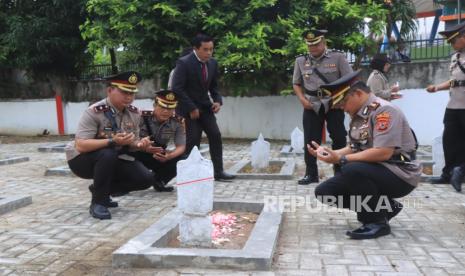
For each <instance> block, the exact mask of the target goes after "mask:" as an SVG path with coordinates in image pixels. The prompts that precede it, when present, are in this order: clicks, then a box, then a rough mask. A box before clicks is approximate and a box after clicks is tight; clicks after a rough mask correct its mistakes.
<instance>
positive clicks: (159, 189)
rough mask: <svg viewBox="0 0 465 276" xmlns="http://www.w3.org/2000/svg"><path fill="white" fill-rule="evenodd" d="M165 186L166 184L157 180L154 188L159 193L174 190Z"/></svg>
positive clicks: (154, 182)
mask: <svg viewBox="0 0 465 276" xmlns="http://www.w3.org/2000/svg"><path fill="white" fill-rule="evenodd" d="M165 185H166V184H165V182H163V181H161V180H158V179H155V180H154V181H153V185H152V186H153V188H154V189H155V191H157V192H172V191H173V190H174V188H173V187H166V186H165Z"/></svg>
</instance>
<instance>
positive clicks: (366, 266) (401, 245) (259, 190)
mask: <svg viewBox="0 0 465 276" xmlns="http://www.w3.org/2000/svg"><path fill="white" fill-rule="evenodd" d="M45 144H49V143H24V144H0V155H1V154H14V155H18V156H28V157H29V158H30V161H28V162H24V163H18V164H10V165H4V166H0V197H2V196H4V195H17V194H25V195H31V196H32V204H31V205H28V206H26V207H22V208H20V209H17V210H14V211H12V212H9V213H6V214H4V215H1V216H0V275H56V274H59V275H83V274H87V275H223V276H226V275H257V276H258V275H338V276H339V275H435V276H436V275H465V248H464V246H465V207H463V205H462V204H463V203H465V196H464V195H463V194H459V193H456V192H455V191H453V189H452V188H451V187H450V186H447V185H437V186H433V185H430V184H423V185H421V186H420V187H419V188H418V189H416V190H415V191H414V192H413V193H412V194H411V195H410V196H409V197H408V198H406V199H405V200H404V202H405V203H407V204H409V205H410V206H409V207H407V208H405V210H404V211H403V212H401V213H400V214H399V216H397V217H396V218H394V219H393V220H392V221H391V227H392V231H393V233H392V234H391V235H389V236H386V237H382V238H379V239H376V240H366V241H354V240H349V239H347V238H346V236H345V234H344V233H345V231H346V230H348V229H351V228H355V227H358V225H359V224H358V222H357V220H356V217H355V214H354V213H352V212H348V211H334V210H332V211H325V212H309V211H308V210H307V208H305V207H303V206H301V207H298V208H297V209H296V210H295V211H294V212H286V213H284V219H283V226H282V229H281V234H280V237H279V240H278V244H277V249H276V254H275V256H274V261H273V266H272V271H229V270H205V269H196V268H178V269H173V270H158V269H114V268H112V266H111V254H112V252H113V251H114V250H116V249H118V248H119V247H120V246H121V245H123V244H124V243H125V242H126V241H128V240H129V239H131V238H132V237H134V236H135V235H137V234H139V233H140V232H142V231H143V230H145V229H146V228H147V227H148V226H150V225H151V224H153V223H154V222H155V221H157V220H158V219H159V218H160V217H162V216H163V215H164V214H166V213H167V212H168V211H170V210H172V209H173V208H174V207H175V206H176V193H156V192H154V190H153V189H149V190H145V191H139V192H132V193H130V194H129V195H127V196H124V197H120V198H116V200H117V201H118V202H119V204H120V207H119V208H115V209H112V215H113V219H112V220H103V221H99V220H95V219H93V218H92V217H90V215H89V213H88V207H89V202H90V193H89V191H88V189H87V186H88V185H89V184H90V183H91V181H89V180H83V179H79V178H77V177H60V176H44V173H45V171H46V169H47V168H53V167H58V166H61V165H64V164H65V158H64V154H63V153H53V152H51V153H42V152H38V150H37V148H38V147H39V146H43V145H45ZM282 145H283V143H278V142H273V143H272V152H273V156H274V157H276V158H277V156H278V154H279V150H280V148H281V146H282ZM224 149H225V154H224V159H225V165H226V167H230V166H232V165H233V164H234V163H235V162H237V161H239V160H241V159H243V158H248V155H249V143H248V142H237V141H236V142H235V143H234V144H233V143H226V144H225V145H224ZM290 158H292V157H290ZM296 161H297V166H298V168H297V172H296V173H295V175H294V178H295V179H294V180H279V181H278V180H236V181H234V182H231V183H224V182H217V183H216V184H215V196H216V197H217V198H226V199H231V198H239V199H250V200H263V197H264V196H268V195H280V196H283V195H284V196H285V195H287V196H292V195H298V196H306V195H308V196H310V199H314V196H313V191H314V188H315V185H309V186H299V185H297V184H296V180H297V179H298V177H300V176H301V175H302V172H303V169H304V166H303V157H299V158H296ZM323 173H324V174H326V175H331V169H330V167H329V166H323ZM414 205H415V206H414Z"/></svg>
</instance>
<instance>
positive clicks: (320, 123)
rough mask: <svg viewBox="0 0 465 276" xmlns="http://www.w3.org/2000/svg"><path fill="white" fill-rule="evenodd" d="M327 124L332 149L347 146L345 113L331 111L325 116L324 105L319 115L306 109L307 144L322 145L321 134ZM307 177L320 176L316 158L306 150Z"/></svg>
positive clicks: (304, 122)
mask: <svg viewBox="0 0 465 276" xmlns="http://www.w3.org/2000/svg"><path fill="white" fill-rule="evenodd" d="M325 121H326V123H327V128H328V132H329V137H331V140H332V141H333V144H332V149H341V148H343V147H345V146H346V145H347V140H346V136H347V131H346V129H345V127H344V111H342V110H340V109H330V110H329V111H328V113H326V114H325V112H324V107H323V105H322V106H321V108H320V111H319V113H318V114H317V113H316V112H315V111H314V110H313V109H312V110H309V109H304V114H303V127H304V141H305V144H310V142H311V141H315V142H317V143H318V144H321V133H322V131H323V127H324V123H325ZM305 165H306V170H305V175H312V176H318V167H317V163H316V158H315V157H314V156H313V155H311V154H310V153H308V150H305Z"/></svg>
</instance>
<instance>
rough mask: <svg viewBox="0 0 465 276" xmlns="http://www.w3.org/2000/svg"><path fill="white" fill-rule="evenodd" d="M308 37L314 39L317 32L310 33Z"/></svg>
mask: <svg viewBox="0 0 465 276" xmlns="http://www.w3.org/2000/svg"><path fill="white" fill-rule="evenodd" d="M306 38H307V39H314V38H315V34H314V33H308V34H307V37H306Z"/></svg>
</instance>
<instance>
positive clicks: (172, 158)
mask: <svg viewBox="0 0 465 276" xmlns="http://www.w3.org/2000/svg"><path fill="white" fill-rule="evenodd" d="M177 105H178V101H177V99H176V95H175V94H174V92H173V91H171V90H165V89H162V90H160V91H157V92H156V96H155V102H154V109H153V111H150V110H147V111H142V120H141V121H140V137H141V138H144V137H150V140H151V141H152V144H151V145H150V146H149V147H147V148H145V149H144V151H138V152H135V153H134V155H133V156H134V157H136V159H137V160H140V161H141V162H142V163H143V164H144V165H145V166H146V167H147V168H149V169H151V170H152V171H153V172H155V175H156V177H155V181H156V182H157V183H158V185H157V186H154V188H155V189H157V190H158V191H172V190H173V187H165V185H166V184H167V183H168V182H170V180H171V179H173V178H174V177H175V176H176V163H177V162H178V161H179V160H180V159H182V158H183V154H184V151H185V150H186V130H185V127H184V118H182V117H180V116H177V115H176V114H175V109H176V106H177ZM170 142H173V143H174V146H175V148H174V149H169V148H168V144H169V143H170Z"/></svg>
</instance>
